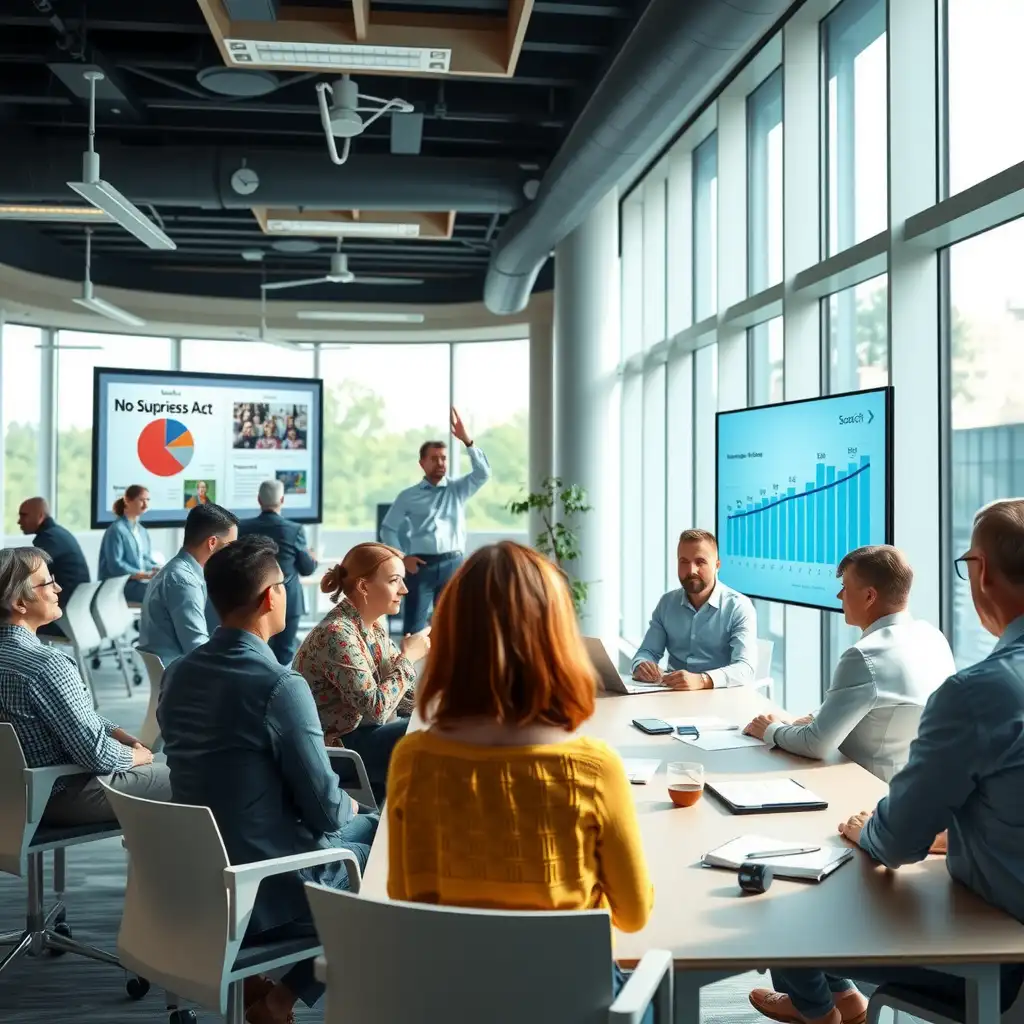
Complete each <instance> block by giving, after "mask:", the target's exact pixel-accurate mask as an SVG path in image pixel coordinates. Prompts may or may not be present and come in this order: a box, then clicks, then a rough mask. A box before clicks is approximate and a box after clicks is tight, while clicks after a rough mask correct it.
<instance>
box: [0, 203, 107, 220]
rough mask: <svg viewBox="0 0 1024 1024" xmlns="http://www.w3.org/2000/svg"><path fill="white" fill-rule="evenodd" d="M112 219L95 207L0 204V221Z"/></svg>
mask: <svg viewBox="0 0 1024 1024" xmlns="http://www.w3.org/2000/svg"><path fill="white" fill-rule="evenodd" d="M112 219H113V218H112V217H111V216H110V214H109V213H107V212H106V211H105V210H100V209H97V208H96V207H95V206H56V205H55V206H44V205H42V204H37V203H28V204H23V203H0V220H48V221H70V222H75V221H85V222H86V223H90V224H91V223H94V222H103V221H109V220H112Z"/></svg>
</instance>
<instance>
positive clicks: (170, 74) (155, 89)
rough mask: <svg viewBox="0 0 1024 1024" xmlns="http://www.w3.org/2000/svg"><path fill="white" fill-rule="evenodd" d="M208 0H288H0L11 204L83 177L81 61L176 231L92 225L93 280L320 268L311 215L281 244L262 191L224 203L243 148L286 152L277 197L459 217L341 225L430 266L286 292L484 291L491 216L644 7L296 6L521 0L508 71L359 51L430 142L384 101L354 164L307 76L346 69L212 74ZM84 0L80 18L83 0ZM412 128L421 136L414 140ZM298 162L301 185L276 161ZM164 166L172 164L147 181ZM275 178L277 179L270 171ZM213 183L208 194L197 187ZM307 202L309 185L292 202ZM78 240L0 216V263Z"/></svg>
mask: <svg viewBox="0 0 1024 1024" xmlns="http://www.w3.org/2000/svg"><path fill="white" fill-rule="evenodd" d="M218 3H220V4H222V5H223V7H224V8H225V9H229V8H230V7H231V6H232V5H234V6H235V8H236V10H238V9H239V8H241V9H244V10H245V11H247V12H251V11H252V9H253V8H258V7H260V5H261V4H262V6H263V7H264V8H266V9H267V10H268V11H276V13H277V15H278V17H281V16H282V11H283V8H279V6H278V3H277V0H145V2H138V3H126V2H125V0H89V2H88V4H85V3H84V2H83V0H4V2H3V3H2V4H0V126H2V129H3V133H4V137H5V143H4V145H5V148H6V149H7V154H6V159H5V160H4V161H0V203H3V202H21V203H25V202H28V201H30V200H39V201H43V202H48V203H53V202H61V203H74V202H80V200H78V197H77V196H75V195H74V193H72V192H71V190H70V189H67V188H66V185H65V184H64V182H66V181H68V180H72V179H77V178H78V177H79V176H80V168H81V157H80V154H81V152H82V151H84V149H85V144H86V134H87V129H86V126H87V119H88V112H87V108H88V104H87V92H86V90H85V87H84V86H83V82H82V79H81V72H82V70H83V69H84V68H86V67H96V68H99V69H100V70H102V71H103V72H104V74H105V75H106V82H105V88H104V89H103V90H101V91H100V92H99V93H98V96H99V99H98V104H97V129H96V149H97V151H98V152H99V154H100V156H101V159H102V162H103V177H104V178H107V179H108V180H109V181H110V182H111V183H112V184H114V185H115V186H117V187H118V188H120V189H121V191H123V192H124V193H125V195H127V196H128V197H129V198H130V199H132V200H133V201H135V202H136V203H137V204H138V205H139V206H140V207H141V208H142V209H143V211H144V212H145V213H147V214H148V215H150V216H151V217H152V218H153V220H154V221H156V222H158V223H159V224H161V225H162V226H163V228H164V229H165V231H166V232H167V234H168V235H169V236H170V237H171V238H172V239H173V240H174V242H175V243H176V244H177V249H176V250H174V251H161V250H153V249H149V248H146V247H145V246H144V245H143V244H142V243H141V242H139V241H138V240H137V239H136V238H134V237H133V236H132V235H130V234H129V233H128V232H126V231H125V230H124V229H123V228H121V227H120V226H119V225H117V224H115V223H97V224H95V225H94V227H93V228H92V232H93V236H92V276H93V280H94V281H95V282H96V284H97V285H99V286H103V285H108V286H110V285H116V286H121V287H130V288H145V289H147V290H151V291H164V292H187V293H188V294H195V295H211V296H214V295H223V296H229V297H250V298H252V297H256V296H257V295H258V293H259V284H260V282H261V281H264V280H265V281H266V282H269V283H273V282H279V281H284V280H288V279H291V278H310V277H314V278H315V277H317V276H319V275H322V274H325V273H326V272H327V271H328V269H329V264H330V254H331V253H332V252H333V251H334V248H335V240H334V238H326V237H323V236H320V237H316V236H309V235H304V234H303V233H302V230H301V226H300V227H299V228H298V229H296V228H295V226H294V225H292V229H291V231H290V232H289V234H288V236H287V240H288V242H292V243H293V242H294V241H295V240H296V239H298V240H299V241H300V242H301V241H305V242H307V243H308V244H307V246H306V248H310V247H311V246H315V247H316V248H315V249H314V250H313V251H308V252H281V251H279V249H278V248H277V245H280V243H281V242H282V241H283V240H284V236H281V237H278V236H272V235H268V234H266V233H265V231H264V229H263V227H261V223H260V221H259V220H258V219H257V217H256V215H255V214H254V212H253V210H252V209H251V208H249V206H247V205H246V203H250V202H251V203H252V204H253V205H256V203H257V201H258V200H260V199H262V197H261V196H259V195H258V196H257V197H254V198H253V199H251V200H243V199H241V198H239V197H238V196H236V195H229V197H228V198H229V199H230V200H231V202H227V201H226V200H225V198H224V192H225V189H224V188H223V187H221V188H220V189H219V190H218V188H214V187H213V186H212V184H211V181H212V179H213V178H214V177H215V176H221V177H222V176H223V175H225V174H227V173H228V171H230V169H231V168H232V167H236V168H237V167H238V166H240V165H248V164H250V163H251V166H253V167H261V166H267V167H273V168H274V178H273V181H274V183H275V184H274V187H275V188H277V191H276V192H274V195H275V196H278V197H279V198H278V199H273V200H271V201H269V202H268V201H267V200H266V199H262V205H264V206H267V205H273V206H277V207H288V206H290V205H291V204H294V208H295V209H296V211H298V210H299V209H303V208H305V209H307V210H308V209H319V210H325V209H328V208H331V209H334V210H336V211H338V215H344V216H345V217H348V218H349V219H355V220H358V219H359V218H360V214H361V213H362V214H363V219H373V215H372V214H370V215H367V214H366V211H369V210H375V209H376V210H379V209H387V210H389V211H391V213H390V214H389V215H388V216H390V217H391V218H392V219H394V218H395V216H396V214H395V211H402V210H406V211H414V212H415V213H414V214H413V215H412V216H414V217H415V218H416V219H420V220H424V218H430V217H432V218H433V220H434V221H439V223H441V224H442V225H443V226H444V227H445V228H446V229H450V237H444V235H445V234H447V233H449V231H442V230H439V231H436V232H435V231H428V232H425V234H424V237H420V238H374V237H361V236H352V237H345V238H344V239H343V241H342V243H341V247H342V250H343V251H344V252H345V253H346V254H347V257H348V267H349V269H350V270H351V271H352V272H354V273H355V275H356V276H357V278H358V277H361V276H362V277H365V276H372V277H380V276H384V277H392V278H406V279H413V280H415V281H421V282H422V283H421V284H405V285H403V286H402V287H393V286H391V287H386V286H382V285H371V284H366V285H363V284H358V283H351V284H341V285H338V284H326V285H314V286H311V287H309V288H308V289H303V290H301V293H300V291H299V290H296V291H288V292H287V293H283V292H281V293H277V295H278V297H280V298H285V297H287V298H289V299H292V300H295V299H299V298H300V297H301V298H302V299H312V300H315V301H332V300H334V301H345V302H350V301H373V302H388V301H401V302H404V303H409V302H414V303H423V302H458V301H469V300H476V299H479V298H480V295H481V291H482V285H483V279H484V274H485V270H486V267H487V263H488V259H489V256H490V251H491V247H492V244H493V241H494V238H495V236H496V233H497V232H498V230H499V229H500V228H501V226H502V224H503V223H504V221H505V219H506V218H507V216H508V215H509V213H511V212H512V210H513V209H514V208H515V207H516V206H517V205H521V204H522V203H524V202H525V201H526V199H525V198H524V196H525V195H530V194H532V188H533V185H532V183H533V182H534V181H536V180H537V179H539V178H540V177H542V175H543V172H544V169H545V168H546V166H547V164H548V163H549V162H550V160H551V159H552V157H553V156H554V154H555V152H556V151H557V150H558V148H559V145H560V144H561V142H562V140H563V139H564V138H565V136H566V134H567V132H568V131H569V128H570V127H571V125H572V123H573V121H574V119H575V117H576V116H577V114H578V112H579V111H580V110H581V109H582V106H583V105H584V103H585V102H586V99H587V97H588V96H589V95H590V93H591V92H592V91H593V88H594V86H595V85H596V83H597V82H598V81H600V79H601V78H602V76H603V74H604V72H605V71H606V69H607V67H608V65H609V64H610V62H611V60H612V58H613V57H614V55H615V53H616V52H617V51H618V49H619V48H620V47H621V45H622V44H623V43H624V42H625V39H626V38H627V36H628V35H629V32H630V31H631V29H632V28H633V26H634V24H635V23H636V20H637V18H638V17H639V15H640V13H642V11H643V9H644V8H645V7H646V6H647V0H603V2H598V0H594V2H583V0H549V2H543V0H535V2H533V3H532V5H531V4H530V3H529V0H446V2H434V0H372V2H367V0H304V2H303V7H304V8H305V9H306V10H305V11H304V12H303V16H304V17H310V18H315V17H316V10H317V9H323V11H325V12H328V13H330V14H331V16H336V15H337V11H338V9H339V8H344V9H345V11H346V16H349V14H350V12H356V14H357V15H358V12H359V11H360V10H362V12H363V14H364V16H365V15H366V14H367V13H368V15H369V19H370V32H371V37H372V32H373V31H374V30H375V22H374V20H373V19H378V21H379V22H381V23H384V24H389V23H402V22H404V21H405V20H408V21H409V22H410V23H412V24H414V25H415V24H416V23H417V19H421V23H422V24H428V23H429V24H431V25H433V26H434V29H432V31H434V38H439V36H438V33H439V32H440V33H442V34H443V31H444V27H445V26H446V25H449V24H450V25H452V26H455V25H460V24H465V25H468V26H470V29H468V30H467V31H469V30H472V28H473V24H474V23H473V22H471V21H467V20H466V19H470V18H476V19H490V20H491V22H493V21H494V20H495V19H501V18H507V19H508V21H509V24H510V25H512V24H513V14H514V13H515V12H519V13H522V12H524V11H525V12H526V16H525V17H523V19H522V26H521V27H524V28H525V32H521V33H520V36H519V38H518V39H515V40H513V41H512V42H511V43H510V47H511V49H512V50H515V48H516V47H517V46H519V44H520V43H521V48H520V49H518V53H514V54H513V57H512V58H511V59H510V60H511V63H512V64H514V74H513V75H511V76H508V75H507V74H505V73H503V71H502V69H500V68H499V69H498V71H497V73H490V74H482V73H481V74H477V73H475V69H474V68H473V67H470V69H469V71H468V72H467V71H465V70H464V69H463V70H462V71H460V70H459V69H458V68H457V67H456V60H455V58H454V57H453V62H452V66H451V69H450V71H451V72H455V73H454V74H445V75H439V74H423V73H421V74H419V75H418V76H416V77H412V76H410V75H407V74H406V73H404V72H398V73H393V74H379V73H376V74H375V73H370V72H368V71H365V70H363V71H353V72H352V77H353V78H354V79H355V80H356V82H357V84H358V86H359V88H360V90H363V91H366V92H369V93H371V94H373V95H375V96H380V97H384V98H390V97H401V98H402V99H404V100H407V101H409V102H410V103H411V104H413V107H414V111H415V112H416V113H418V114H422V115H423V118H422V141H421V143H420V145H419V153H418V154H415V155H413V154H409V153H408V152H402V151H401V150H402V149H403V148H406V149H408V148H409V145H410V144H409V143H408V142H405V143H403V142H401V141H399V142H397V143H396V142H395V139H394V138H393V134H392V132H393V129H392V125H391V121H392V118H390V117H388V116H385V117H382V118H381V119H380V120H378V121H377V122H375V123H374V124H373V125H371V126H369V127H368V128H367V130H366V131H365V132H364V133H363V134H362V135H360V136H359V137H357V138H356V139H355V140H354V141H353V144H352V145H353V148H352V153H353V155H352V157H351V158H350V161H349V163H348V164H347V165H346V166H342V167H335V166H334V165H333V164H332V163H331V162H330V160H329V158H328V155H327V149H326V143H325V137H324V133H323V129H322V127H321V124H320V115H319V111H318V107H317V94H316V88H315V87H316V84H317V83H318V82H320V81H326V82H333V81H335V80H336V79H337V78H338V72H333V73H330V74H326V75H324V74H319V73H318V72H316V71H310V70H298V69H291V68H281V69H279V70H276V71H275V72H274V73H275V74H276V77H277V82H276V85H275V83H274V82H272V81H268V87H271V91H269V92H267V93H266V94H265V95H260V96H255V97H251V98H238V97H233V96H225V95H220V94H217V93H215V92H213V91H211V90H210V88H208V87H207V86H206V85H205V84H204V83H209V82H210V80H211V79H210V77H209V76H210V75H213V74H214V69H223V68H224V66H225V62H224V57H223V55H222V50H221V48H219V47H218V43H217V40H216V39H215V38H214V33H213V32H212V31H211V25H210V24H209V23H208V21H209V19H210V8H211V7H216V6H217V4H218ZM510 4H511V8H512V9H511V10H510ZM83 10H86V11H87V21H83V20H82V19H81V14H82V11H83ZM247 16H249V15H248V14H247ZM271 18H272V16H271ZM239 24H240V23H239ZM245 24H246V26H247V27H251V23H249V22H246V23H245ZM357 24H358V23H357ZM480 24H481V25H483V24H484V21H480ZM364 31H365V26H364ZM453 31H454V29H453ZM430 45H435V44H433V43H432V44H430ZM454 52H455V51H454V50H453V53H454ZM259 74H260V73H259V72H257V73H256V75H254V76H252V77H253V78H255V77H258V76H259ZM264 77H265V75H264ZM415 134H416V132H415V130H414V131H413V136H415ZM395 138H397V135H396V136H395ZM411 145H412V148H413V149H415V148H416V144H415V141H413V143H412V144H411ZM396 148H397V149H398V150H399V151H398V152H395V151H394V150H395V149H396ZM19 154H20V155H19ZM207 158H209V160H210V163H209V167H210V168H211V170H209V172H207V165H206V160H207ZM261 160H262V161H264V163H263V164H261ZM239 161H240V163H239ZM275 161H276V162H275ZM3 166H6V168H7V169H6V170H4V169H3ZM289 174H290V175H292V176H293V182H292V184H293V186H294V189H293V191H294V192H295V195H294V198H290V197H289V195H287V194H288V184H289V183H288V181H287V180H282V178H284V179H287V177H288V175H289ZM119 175H120V177H119ZM307 177H308V178H309V181H308V183H307V181H306V178H307ZM158 178H160V179H167V180H163V181H162V182H161V184H160V185H159V186H157V185H156V184H153V185H152V187H151V183H154V182H156V180H157V179H158ZM207 179H209V180H207ZM225 180H226V179H225ZM267 181H268V187H269V183H270V182H271V178H270V177H269V176H268V177H267ZM176 182H178V183H180V187H179V188H176V187H175V183H176ZM208 185H209V186H210V195H209V196H207V195H206V193H205V191H204V190H205V189H206V187H207V186H208ZM388 188H390V189H391V191H390V192H389V191H388ZM335 191H336V193H337V195H336V201H335ZM65 193H66V195H65ZM192 195H194V196H195V197H196V200H195V201H194V202H193V201H192V200H191V199H190V196H192ZM280 196H285V197H286V198H288V202H282V201H280ZM304 197H309V198H304ZM149 200H152V201H151V202H150V201H149ZM304 201H305V202H309V203H311V205H310V206H308V207H302V206H301V205H300V204H301V203H303V202H304ZM352 210H355V211H356V213H355V214H354V217H353V215H352V214H351V212H350V211H352ZM344 211H349V212H344ZM342 212H344V213H342ZM452 214H453V215H452ZM379 216H380V215H378V217H379ZM398 219H401V218H400V217H399V218H398ZM425 222H426V221H425V220H424V223H425ZM432 235H433V236H435V237H431V236H432ZM438 235H440V236H441V237H436V236H438ZM84 241H85V231H84V229H83V227H82V226H81V225H80V224H79V223H70V224H69V223H47V224H43V223H20V222H15V221H0V262H4V263H9V264H11V265H14V266H20V267H22V268H23V269H25V270H30V271H34V272H37V273H52V274H55V275H56V276H61V277H66V278H68V279H75V278H76V276H77V278H78V279H80V277H81V274H82V271H83V267H84V248H85V246H84ZM275 243H276V245H275ZM292 247H293V248H294V247H295V246H292ZM243 252H245V253H246V256H245V257H244V258H243V256H242V253H243ZM257 253H261V254H262V259H259V258H258V257H257ZM545 285H548V286H549V285H550V267H549V272H548V274H547V275H546V276H542V277H541V279H540V281H539V282H538V286H539V287H540V288H543V287H545Z"/></svg>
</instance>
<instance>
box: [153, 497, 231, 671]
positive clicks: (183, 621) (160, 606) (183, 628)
mask: <svg viewBox="0 0 1024 1024" xmlns="http://www.w3.org/2000/svg"><path fill="white" fill-rule="evenodd" d="M237 538H238V519H237V517H236V516H235V515H233V514H232V513H231V512H229V511H228V510H227V509H226V508H221V507H220V505H214V504H212V503H207V504H205V505H197V506H196V507H195V508H194V509H192V511H191V512H189V514H188V518H187V519H186V520H185V543H184V545H183V546H182V549H181V550H180V551H179V552H178V553H177V554H176V555H175V556H174V557H173V558H172V559H171V560H170V561H169V562H168V563H167V564H166V565H165V566H164V567H163V568H162V569H161V570H160V571H159V572H158V573H157V574H156V576H155V577H154V578H153V580H152V582H151V583H150V584H149V586H148V587H146V596H145V598H143V601H142V616H141V618H140V619H139V649H140V650H143V651H147V652H148V653H150V654H155V655H156V656H157V657H158V658H159V659H160V660H161V661H162V662H163V665H164V668H167V666H168V665H170V664H171V663H172V662H174V661H177V660H178V658H180V657H182V656H183V655H186V654H188V653H189V651H194V650H195V649H196V648H197V647H202V645H203V644H205V643H206V641H207V640H209V639H210V634H209V631H208V629H207V618H206V581H205V580H204V579H203V566H204V565H206V563H207V562H208V561H209V560H210V556H211V555H213V554H214V553H215V552H217V551H219V550H220V549H221V548H222V547H224V546H225V545H226V544H231V543H233V542H234V541H235V540H237Z"/></svg>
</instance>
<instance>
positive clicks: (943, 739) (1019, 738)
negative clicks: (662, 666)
mask: <svg viewBox="0 0 1024 1024" xmlns="http://www.w3.org/2000/svg"><path fill="white" fill-rule="evenodd" d="M956 569H957V572H959V573H961V574H963V575H966V576H967V578H968V582H969V583H970V585H971V597H972V599H973V601H974V607H975V610H976V611H977V613H978V618H979V619H980V620H981V624H982V625H983V626H984V627H985V629H987V630H988V632H990V633H991V634H992V635H993V636H995V637H998V638H999V639H998V641H997V642H996V645H995V647H994V648H993V650H992V653H991V654H990V655H989V656H988V657H987V658H984V659H983V660H981V661H979V662H978V664H976V665H972V666H971V667H970V668H966V669H964V670H963V671H961V672H957V673H956V674H955V675H952V676H950V678H949V679H947V680H946V682H944V683H943V684H942V686H940V687H939V688H938V689H937V690H936V691H935V693H934V694H932V696H931V698H930V699H929V701H928V704H927V705H926V707H925V709H924V714H923V715H922V716H921V724H920V728H919V730H918V735H917V740H916V742H915V743H914V745H913V746H912V747H911V749H910V760H909V761H908V763H907V766H906V767H905V768H904V769H903V770H902V771H901V772H899V773H898V774H897V775H895V776H894V777H893V779H892V782H891V783H890V785H889V795H888V796H886V797H884V798H883V799H882V800H881V801H880V803H879V804H878V806H877V807H876V808H875V810H874V811H873V812H871V811H861V812H860V813H859V814H855V815H854V816H853V817H852V818H850V819H849V820H848V821H847V822H846V823H845V824H844V825H842V826H840V831H841V832H842V834H843V835H844V836H845V837H846V838H847V839H848V840H849V841H850V842H852V843H855V844H856V845H858V846H859V847H860V848H861V849H862V850H863V851H864V852H865V853H866V854H867V855H868V856H869V857H871V858H872V859H874V860H876V861H879V862H881V863H882V864H884V865H885V866H886V867H888V868H899V867H900V866H901V865H903V864H913V863H915V862H916V861H921V860H924V858H925V857H926V856H927V855H928V854H929V853H930V852H931V853H945V854H946V867H947V869H948V871H949V873H950V875H951V876H952V877H953V878H954V879H955V880H956V881H957V882H959V883H960V884H961V885H964V886H966V887H967V888H968V889H971V890H973V891H974V892H975V893H977V895H979V896H980V897H981V898H982V899H983V900H985V902H986V903H991V904H992V905H993V906H995V907H998V908H999V909H1000V910H1003V911H1004V912H1005V913H1007V914H1009V915H1010V916H1011V917H1014V918H1016V919H1017V920H1018V921H1020V922H1021V923H1022V924H1024V856H1022V851H1024V801H1022V800H1021V791H1022V789H1024V499H1016V498H1014V499H1006V500H1003V501H996V502H993V503H992V504H991V505H986V506H985V507H984V508H983V509H982V510H981V511H980V512H979V513H978V514H977V515H976V516H975V517H974V532H973V535H972V537H971V547H970V550H969V551H967V552H966V553H965V554H964V555H962V556H961V557H960V558H958V559H957V560H956ZM907 961H908V963H907V966H905V967H903V966H901V967H891V968H858V967H852V968H843V969H842V973H841V974H840V973H838V972H836V973H825V972H823V971H819V970H815V969H811V968H784V969H782V970H773V971H772V982H773V984H774V986H775V991H770V990H767V989H755V990H754V991H753V992H751V993H750V1001H751V1003H752V1004H753V1005H754V1007H755V1009H757V1010H759V1011H760V1012H761V1013H762V1014H764V1015H765V1016H766V1017H770V1018H771V1019H772V1020H777V1021H786V1022H795V1024H803V1022H806V1021H822V1022H827V1024H849V1022H852V1021H856V1020H863V1019H864V1013H865V1011H866V1009H867V1000H866V999H865V998H864V996H863V995H862V994H861V993H860V991H859V990H858V989H857V988H856V987H855V985H854V984H853V981H852V980H850V979H856V980H862V981H865V982H868V983H869V984H873V985H881V984H885V983H887V982H891V983H893V984H898V985H904V986H907V987H910V988H914V989H918V990H920V991H922V992H923V993H924V994H926V995H930V996H932V997H934V998H936V999H938V1000H940V1001H942V1002H943V1003H946V1004H947V1005H948V1007H949V1009H948V1010H944V1011H943V1012H944V1013H946V1015H947V1016H949V1017H950V1018H952V1019H957V1020H963V1019H964V1001H965V983H964V980H963V979H962V978H955V977H953V976H952V975H949V974H942V973H938V972H936V971H932V970H928V969H926V968H922V967H915V966H912V965H913V956H912V954H910V955H908V957H907ZM999 971H1000V1004H1001V1010H1002V1012H1004V1013H1005V1012H1006V1010H1007V1009H1009V1007H1010V1006H1011V1004H1012V1003H1013V1001H1014V1000H1015V999H1016V997H1017V993H1018V992H1019V990H1020V987H1021V981H1022V980H1024V964H1022V963H1004V964H1002V965H1000V967H999Z"/></svg>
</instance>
